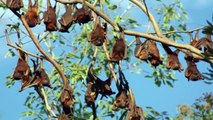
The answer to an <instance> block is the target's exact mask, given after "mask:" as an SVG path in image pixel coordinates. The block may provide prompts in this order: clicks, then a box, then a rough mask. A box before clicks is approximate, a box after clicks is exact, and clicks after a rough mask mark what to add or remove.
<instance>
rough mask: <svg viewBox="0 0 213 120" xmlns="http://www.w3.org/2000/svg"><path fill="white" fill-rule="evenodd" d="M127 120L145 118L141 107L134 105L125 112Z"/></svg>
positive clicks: (142, 119) (141, 119)
mask: <svg viewBox="0 0 213 120" xmlns="http://www.w3.org/2000/svg"><path fill="white" fill-rule="evenodd" d="M127 120H145V119H144V115H143V110H142V108H141V107H138V106H134V107H133V109H131V110H130V111H129V113H128V114H127Z"/></svg>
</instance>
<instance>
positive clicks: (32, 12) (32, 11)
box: [24, 0, 41, 27]
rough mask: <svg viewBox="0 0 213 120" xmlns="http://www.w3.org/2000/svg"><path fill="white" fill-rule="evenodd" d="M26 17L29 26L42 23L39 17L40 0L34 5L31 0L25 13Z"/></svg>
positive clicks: (36, 0)
mask: <svg viewBox="0 0 213 120" xmlns="http://www.w3.org/2000/svg"><path fill="white" fill-rule="evenodd" d="M24 18H25V20H26V22H27V24H28V25H29V27H35V26H36V25H37V24H40V21H41V20H40V18H39V9H38V0H35V3H34V5H32V1H31V0H29V3H28V10H27V12H26V14H25V15H24Z"/></svg>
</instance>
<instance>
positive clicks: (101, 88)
mask: <svg viewBox="0 0 213 120" xmlns="http://www.w3.org/2000/svg"><path fill="white" fill-rule="evenodd" d="M111 82H112V76H110V77H109V78H108V79H107V80H105V81H102V80H101V79H98V80H97V81H95V83H96V86H97V91H98V93H100V94H101V95H102V96H105V97H107V96H110V95H112V94H115V92H113V91H112V89H111V87H110V85H111Z"/></svg>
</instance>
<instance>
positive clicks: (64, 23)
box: [58, 5, 74, 32]
mask: <svg viewBox="0 0 213 120" xmlns="http://www.w3.org/2000/svg"><path fill="white" fill-rule="evenodd" d="M65 7H66V12H65V13H64V14H63V16H62V17H61V19H60V20H58V22H59V23H60V24H61V28H60V29H59V31H60V32H69V31H68V30H69V28H70V27H71V25H72V24H73V21H74V17H73V15H72V9H71V8H70V6H68V5H65Z"/></svg>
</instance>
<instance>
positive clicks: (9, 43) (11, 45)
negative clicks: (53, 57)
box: [5, 30, 43, 58]
mask: <svg viewBox="0 0 213 120" xmlns="http://www.w3.org/2000/svg"><path fill="white" fill-rule="evenodd" d="M5 36H6V39H7V45H8V46H10V47H13V48H15V49H17V50H20V51H22V52H25V53H26V54H28V55H30V56H33V57H36V58H43V57H41V56H38V55H35V54H33V53H30V52H28V51H26V50H24V49H23V48H21V47H18V46H16V45H14V44H12V43H11V41H10V38H9V35H8V32H7V30H5Z"/></svg>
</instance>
